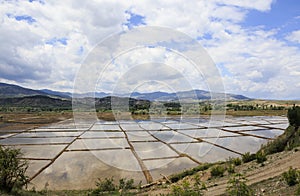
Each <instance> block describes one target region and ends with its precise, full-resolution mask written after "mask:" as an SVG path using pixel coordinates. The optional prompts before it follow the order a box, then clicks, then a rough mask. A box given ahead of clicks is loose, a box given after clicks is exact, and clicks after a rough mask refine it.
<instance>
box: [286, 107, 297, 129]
mask: <svg viewBox="0 0 300 196" xmlns="http://www.w3.org/2000/svg"><path fill="white" fill-rule="evenodd" d="M287 117H288V119H289V123H290V125H292V126H294V127H299V126H300V107H299V106H294V107H293V108H291V109H289V110H288V114H287Z"/></svg>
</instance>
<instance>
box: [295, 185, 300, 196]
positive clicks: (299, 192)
mask: <svg viewBox="0 0 300 196" xmlns="http://www.w3.org/2000/svg"><path fill="white" fill-rule="evenodd" d="M295 195H298V196H300V184H298V186H297V188H296V192H295Z"/></svg>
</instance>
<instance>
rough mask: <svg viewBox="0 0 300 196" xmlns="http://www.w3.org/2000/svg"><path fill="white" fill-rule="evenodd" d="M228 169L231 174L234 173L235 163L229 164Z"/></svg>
mask: <svg viewBox="0 0 300 196" xmlns="http://www.w3.org/2000/svg"><path fill="white" fill-rule="evenodd" d="M227 171H228V173H229V174H233V173H234V172H235V167H234V165H233V164H229V166H228V167H227Z"/></svg>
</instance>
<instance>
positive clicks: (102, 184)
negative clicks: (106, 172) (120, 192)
mask: <svg viewBox="0 0 300 196" xmlns="http://www.w3.org/2000/svg"><path fill="white" fill-rule="evenodd" d="M96 186H97V190H98V191H100V192H105V191H108V192H111V191H115V190H116V186H115V185H114V178H113V177H111V178H105V179H104V180H101V179H100V178H98V182H96Z"/></svg>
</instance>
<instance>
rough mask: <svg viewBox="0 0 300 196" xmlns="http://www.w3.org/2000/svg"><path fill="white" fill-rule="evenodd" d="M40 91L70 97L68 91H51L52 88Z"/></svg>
mask: <svg viewBox="0 0 300 196" xmlns="http://www.w3.org/2000/svg"><path fill="white" fill-rule="evenodd" d="M40 91H41V92H44V93H46V94H48V95H53V96H59V97H64V98H71V97H72V93H69V92H60V91H53V90H49V89H42V90H40Z"/></svg>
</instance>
